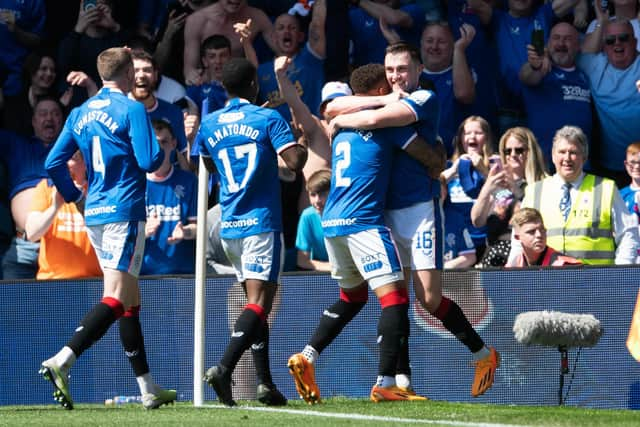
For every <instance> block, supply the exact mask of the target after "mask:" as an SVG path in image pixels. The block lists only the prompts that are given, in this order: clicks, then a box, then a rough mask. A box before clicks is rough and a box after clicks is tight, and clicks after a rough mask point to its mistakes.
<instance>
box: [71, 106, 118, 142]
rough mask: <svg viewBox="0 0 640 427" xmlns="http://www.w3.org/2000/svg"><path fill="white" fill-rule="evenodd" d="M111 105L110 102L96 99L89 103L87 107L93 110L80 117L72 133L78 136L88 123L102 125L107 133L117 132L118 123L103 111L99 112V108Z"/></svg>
mask: <svg viewBox="0 0 640 427" xmlns="http://www.w3.org/2000/svg"><path fill="white" fill-rule="evenodd" d="M109 104H111V101H110V100H108V99H105V100H100V99H96V100H94V101H91V102H89V104H88V107H89V108H93V109H94V110H92V111H89V112H88V113H87V114H85V115H84V116H82V117H80V120H78V121H77V122H76V124H75V126H74V127H73V131H74V132H75V133H76V134H78V135H80V133H81V132H82V128H84V127H85V126H86V125H87V123H89V122H100V123H102V124H103V125H104V126H105V127H106V128H107V129H109V132H111V133H115V132H116V130H118V126H119V125H118V123H117V122H116V121H115V120H114V119H113V117H111V116H110V115H109V114H107V113H105V112H104V111H100V109H101V108H104V107H106V106H108V105H109Z"/></svg>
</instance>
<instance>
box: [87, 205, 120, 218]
mask: <svg viewBox="0 0 640 427" xmlns="http://www.w3.org/2000/svg"><path fill="white" fill-rule="evenodd" d="M117 210H118V208H117V206H116V205H111V206H98V207H96V208H91V209H87V210H85V211H84V216H92V215H100V214H109V213H116V212H117Z"/></svg>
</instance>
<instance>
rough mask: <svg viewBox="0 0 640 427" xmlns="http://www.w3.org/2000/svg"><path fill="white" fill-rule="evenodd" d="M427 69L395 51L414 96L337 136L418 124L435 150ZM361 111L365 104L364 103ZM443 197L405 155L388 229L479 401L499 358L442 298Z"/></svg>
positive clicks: (361, 116)
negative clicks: (463, 352)
mask: <svg viewBox="0 0 640 427" xmlns="http://www.w3.org/2000/svg"><path fill="white" fill-rule="evenodd" d="M422 68H423V67H422V64H421V63H420V55H419V53H418V51H417V49H416V48H415V47H413V46H411V45H408V44H406V43H396V44H393V45H390V46H389V47H388V48H387V53H386V56H385V70H386V73H387V79H388V80H389V84H390V85H391V86H392V87H393V89H394V91H397V92H409V93H410V95H409V96H408V97H406V98H404V99H401V100H400V101H397V102H392V103H390V104H388V105H386V106H385V107H382V108H379V109H377V110H370V111H358V112H355V113H351V114H343V115H340V116H338V117H336V118H335V119H333V120H332V121H331V123H330V127H331V128H332V129H334V130H335V129H340V128H353V127H356V128H362V129H375V128H381V127H388V126H406V125H412V124H413V125H414V126H415V128H416V130H417V132H418V135H420V136H421V137H423V138H424V139H425V140H426V141H427V142H428V143H430V144H435V143H436V140H437V138H438V118H439V110H438V103H437V101H436V99H435V94H434V93H433V92H431V91H428V90H423V89H418V81H419V75H420V72H421V71H422ZM338 100H341V101H342V100H343V98H338ZM347 101H349V100H347ZM354 101H355V100H354ZM332 102H335V101H332ZM360 106H366V104H365V103H363V102H361V103H360ZM439 193H440V183H439V181H438V177H437V176H434V175H433V174H431V175H430V174H429V172H428V171H427V170H425V169H424V167H422V165H421V164H419V163H418V162H416V161H415V160H413V159H412V158H411V157H409V156H407V155H406V154H405V153H399V154H397V155H396V156H395V158H394V165H393V172H392V175H391V184H390V187H389V193H388V195H387V207H386V208H387V213H386V218H387V224H388V225H389V227H390V228H391V230H392V232H393V235H394V240H395V241H396V243H397V244H398V247H399V250H400V258H401V259H402V263H403V267H404V269H405V271H406V272H410V271H411V270H413V272H414V274H413V283H414V290H415V295H416V298H417V299H418V301H419V302H420V304H421V305H422V306H423V307H424V309H425V310H427V311H429V312H430V313H431V314H433V315H434V316H435V317H437V318H438V319H440V320H441V321H442V323H443V325H444V326H445V328H447V329H448V330H449V331H450V332H451V333H452V334H454V336H455V337H456V338H458V339H459V340H460V341H462V343H463V344H465V345H466V346H467V347H468V348H469V350H470V351H471V352H472V353H473V358H474V363H475V366H476V372H475V378H474V382H473V385H472V387H471V394H472V396H474V397H476V396H479V395H481V394H482V393H484V392H485V391H486V390H487V389H488V388H489V387H491V385H493V380H494V374H495V370H496V368H497V367H498V365H499V361H500V357H499V355H498V353H497V352H496V350H495V349H493V348H488V347H486V346H485V345H484V342H483V341H482V339H481V338H480V336H479V335H478V334H477V332H476V331H475V330H474V329H473V327H472V326H471V324H470V323H469V321H468V320H467V318H466V316H465V315H464V313H463V312H462V310H461V309H460V307H459V306H458V305H457V304H456V303H455V302H454V301H452V300H450V299H449V298H447V297H445V296H443V295H442V251H443V224H442V222H443V221H442V208H441V204H440V200H439ZM408 274H409V273H407V275H408ZM401 371H405V373H406V374H408V373H409V366H408V365H405V366H403V367H401V369H400V370H399V372H401ZM399 384H400V385H402V386H406V387H409V386H410V383H409V378H408V375H403V376H402V377H400V379H399Z"/></svg>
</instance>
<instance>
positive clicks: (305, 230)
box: [296, 169, 331, 271]
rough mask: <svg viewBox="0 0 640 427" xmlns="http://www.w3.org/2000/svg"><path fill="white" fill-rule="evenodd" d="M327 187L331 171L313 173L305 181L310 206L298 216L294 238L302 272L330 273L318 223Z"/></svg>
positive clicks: (322, 235)
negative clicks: (296, 231)
mask: <svg viewBox="0 0 640 427" xmlns="http://www.w3.org/2000/svg"><path fill="white" fill-rule="evenodd" d="M329 187H331V171H329V170H326V169H322V170H319V171H316V172H314V173H313V174H312V175H311V176H310V177H309V180H308V181H307V192H308V193H309V201H310V202H311V206H309V207H307V208H306V209H305V210H303V211H302V213H301V214H300V221H299V222H298V233H297V236H296V248H297V249H298V257H297V265H298V267H299V268H301V269H304V270H316V271H331V266H330V265H329V256H328V255H327V249H326V248H325V245H324V233H323V232H322V225H321V222H320V221H321V216H322V211H323V210H324V204H325V202H326V201H327V196H328V195H329Z"/></svg>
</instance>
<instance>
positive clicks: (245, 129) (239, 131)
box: [207, 124, 260, 147]
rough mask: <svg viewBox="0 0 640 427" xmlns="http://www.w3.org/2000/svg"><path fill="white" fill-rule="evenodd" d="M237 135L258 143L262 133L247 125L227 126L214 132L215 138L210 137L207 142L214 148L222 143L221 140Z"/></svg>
mask: <svg viewBox="0 0 640 427" xmlns="http://www.w3.org/2000/svg"><path fill="white" fill-rule="evenodd" d="M236 135H240V136H244V137H247V138H249V139H251V140H253V141H256V140H257V139H258V136H259V135H260V131H259V130H258V129H254V128H252V127H251V126H247V125H239V124H233V125H226V126H222V127H221V128H219V129H216V130H215V131H213V137H211V136H210V137H209V138H207V142H209V144H211V146H212V147H214V146H215V145H216V144H217V143H218V142H220V140H222V139H224V138H226V137H228V136H236Z"/></svg>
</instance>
